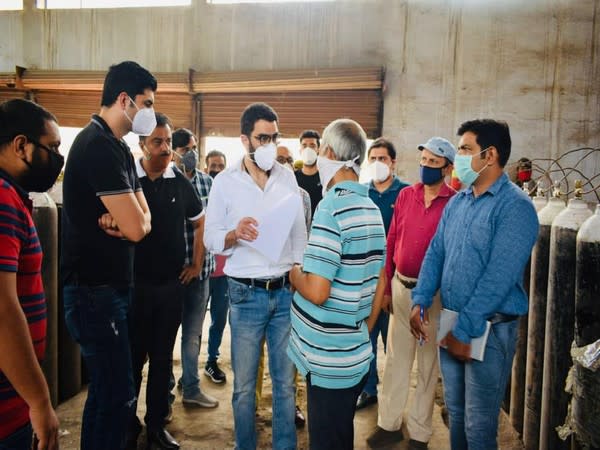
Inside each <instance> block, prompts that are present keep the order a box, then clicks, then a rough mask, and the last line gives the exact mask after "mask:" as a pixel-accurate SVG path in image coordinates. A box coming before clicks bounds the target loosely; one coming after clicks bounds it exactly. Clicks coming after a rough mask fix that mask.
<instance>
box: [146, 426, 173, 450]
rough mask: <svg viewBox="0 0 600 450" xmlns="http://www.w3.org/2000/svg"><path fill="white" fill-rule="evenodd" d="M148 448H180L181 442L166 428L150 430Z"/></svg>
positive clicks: (168, 449)
mask: <svg viewBox="0 0 600 450" xmlns="http://www.w3.org/2000/svg"><path fill="white" fill-rule="evenodd" d="M148 450H179V443H178V442H177V441H176V440H175V438H174V437H173V436H171V434H170V433H169V432H168V431H167V430H165V429H164V428H163V429H160V430H154V431H148Z"/></svg>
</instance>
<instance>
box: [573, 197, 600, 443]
mask: <svg viewBox="0 0 600 450" xmlns="http://www.w3.org/2000/svg"><path fill="white" fill-rule="evenodd" d="M575 272H576V280H575V345H577V347H584V346H586V345H589V344H592V343H594V342H596V341H597V340H598V339H600V205H597V206H596V212H595V214H594V215H593V216H592V217H590V218H589V219H588V220H586V221H585V222H584V223H583V225H581V228H580V230H579V233H577V264H576V271H575ZM573 385H574V386H573V402H572V414H573V417H572V418H573V428H574V430H575V435H576V438H577V440H578V441H579V442H580V443H582V444H584V445H585V448H600V415H599V414H598V412H599V411H598V405H600V370H596V371H595V372H593V371H591V370H590V369H588V368H585V367H583V366H582V365H580V364H579V363H575V372H574V379H573Z"/></svg>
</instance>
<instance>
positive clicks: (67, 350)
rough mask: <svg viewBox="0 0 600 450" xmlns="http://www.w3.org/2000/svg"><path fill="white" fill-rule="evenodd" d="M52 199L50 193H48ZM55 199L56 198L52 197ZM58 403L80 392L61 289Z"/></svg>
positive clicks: (75, 348)
mask: <svg viewBox="0 0 600 450" xmlns="http://www.w3.org/2000/svg"><path fill="white" fill-rule="evenodd" d="M50 196H51V197H52V193H50ZM53 198H54V199H56V198H57V197H56V196H55V197H53ZM57 210H58V218H59V221H58V230H59V233H58V244H59V245H58V248H59V254H60V248H61V246H60V240H61V233H60V226H61V221H60V218H61V215H62V206H61V205H60V204H59V203H58V202H57ZM58 299H59V301H58V348H59V352H58V401H59V402H63V401H65V400H68V399H69V398H71V397H73V396H74V395H76V394H77V393H79V391H80V390H81V352H80V350H79V345H78V344H77V343H76V342H75V341H74V340H73V338H72V337H71V334H70V333H69V330H67V325H66V323H65V308H64V303H63V297H62V287H61V286H59V289H58Z"/></svg>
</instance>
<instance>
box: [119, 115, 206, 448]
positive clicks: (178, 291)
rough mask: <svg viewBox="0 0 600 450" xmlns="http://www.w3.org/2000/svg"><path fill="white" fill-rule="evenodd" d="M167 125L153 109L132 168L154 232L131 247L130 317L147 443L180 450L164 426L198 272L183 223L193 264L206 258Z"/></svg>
mask: <svg viewBox="0 0 600 450" xmlns="http://www.w3.org/2000/svg"><path fill="white" fill-rule="evenodd" d="M171 137H172V132H171V124H170V122H169V119H168V118H167V116H165V115H164V114H160V113H157V114H156V128H155V129H154V131H153V132H152V134H151V135H150V136H147V137H142V136H140V147H141V149H142V152H143V153H144V156H143V157H142V158H141V159H139V160H137V161H136V162H135V164H136V171H137V174H138V177H139V179H140V183H141V185H142V188H143V190H144V194H145V196H146V199H147V200H148V205H149V207H150V211H151V212H152V232H151V233H150V234H149V235H148V236H147V237H146V239H144V240H143V241H142V242H140V243H139V244H137V246H136V248H135V265H134V274H135V294H134V300H133V314H132V322H131V327H130V328H131V354H132V360H133V378H134V383H135V387H136V393H137V394H138V397H139V391H140V386H141V382H142V368H143V367H144V363H145V361H146V359H147V358H148V359H149V364H150V365H149V370H148V385H147V387H146V416H145V422H146V426H147V428H148V430H147V431H148V432H147V435H148V447H149V448H154V447H158V448H161V449H178V448H179V444H178V443H177V442H176V441H175V439H174V438H173V437H172V436H171V435H170V434H169V432H168V431H167V430H165V428H164V427H165V418H166V417H167V415H168V411H169V381H170V377H171V370H172V363H173V345H174V344H175V337H176V336H177V329H178V328H179V325H180V323H181V311H182V307H183V298H184V294H185V290H184V287H185V285H186V284H188V283H190V282H191V281H192V280H193V279H194V278H197V277H198V275H199V271H198V270H194V269H193V268H192V267H191V266H189V265H186V264H185V250H186V247H185V246H186V244H185V236H184V226H183V225H184V222H185V220H186V219H187V220H188V221H190V222H191V223H192V226H193V227H194V244H193V248H194V250H193V260H194V262H195V264H194V266H197V267H201V266H202V263H203V261H204V245H203V243H202V234H203V231H204V211H203V210H202V203H201V202H200V199H199V198H198V197H197V196H196V193H195V192H194V188H193V186H192V184H191V183H190V182H189V180H188V179H187V178H186V177H185V175H183V174H182V173H181V172H180V171H179V170H178V169H176V168H175V167H174V166H173V164H172V162H171V161H172V158H173V152H172V149H171ZM140 429H141V424H140V422H139V420H138V418H137V416H134V417H133V418H132V422H131V426H130V438H131V439H130V440H128V447H129V446H131V447H133V448H137V446H136V444H137V442H135V441H137V435H138V434H139V431H140Z"/></svg>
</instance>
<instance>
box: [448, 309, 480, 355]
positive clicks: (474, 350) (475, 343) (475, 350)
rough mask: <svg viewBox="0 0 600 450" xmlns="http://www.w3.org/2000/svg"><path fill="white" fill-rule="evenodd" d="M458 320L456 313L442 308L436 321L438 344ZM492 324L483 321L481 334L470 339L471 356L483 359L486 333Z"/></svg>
mask: <svg viewBox="0 0 600 450" xmlns="http://www.w3.org/2000/svg"><path fill="white" fill-rule="evenodd" d="M457 321H458V313H457V312H456V311H452V310H450V309H445V308H444V309H442V311H441V312H440V321H439V323H438V333H437V343H438V344H439V343H440V341H441V340H442V339H444V338H445V337H446V335H447V334H448V333H449V332H450V331H452V330H453V329H454V325H456V322H457ZM491 326H492V324H491V323H490V322H489V321H486V322H485V332H484V333H483V335H482V336H479V337H477V338H473V339H471V358H473V359H477V360H478V361H483V357H484V355H485V346H486V344H487V339H488V335H489V334H490V328H491Z"/></svg>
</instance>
